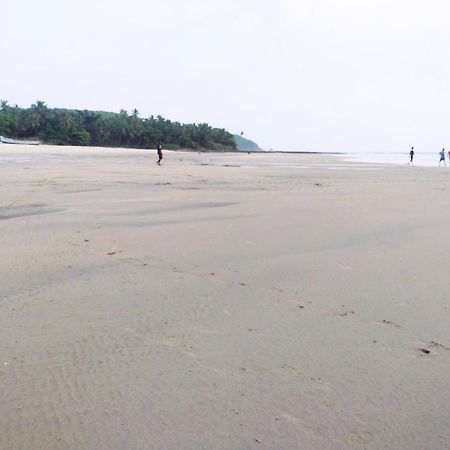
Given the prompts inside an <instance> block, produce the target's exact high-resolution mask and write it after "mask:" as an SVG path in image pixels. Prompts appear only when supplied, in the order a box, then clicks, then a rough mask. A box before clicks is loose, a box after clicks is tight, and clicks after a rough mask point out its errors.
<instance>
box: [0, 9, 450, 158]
mask: <svg viewBox="0 0 450 450" xmlns="http://www.w3.org/2000/svg"><path fill="white" fill-rule="evenodd" d="M1 16H2V20H1V24H0V50H1V51H0V57H1V63H0V64H1V69H0V98H2V99H7V100H9V102H10V103H13V104H14V103H17V104H19V105H20V106H29V105H30V104H31V103H33V102H35V101H36V100H44V101H46V102H47V104H48V105H49V106H51V107H69V108H79V109H95V110H107V111H119V110H120V109H121V108H125V109H127V110H131V109H132V108H137V109H138V110H139V111H140V113H141V116H144V117H145V116H149V115H151V114H154V115H157V114H161V115H163V116H165V117H167V118H169V119H171V120H178V121H182V122H208V123H210V124H211V125H213V126H218V127H223V128H226V129H228V130H230V131H232V132H240V131H244V133H245V135H246V136H247V137H248V138H251V139H253V140H255V141H256V142H258V143H259V144H260V145H261V146H263V147H264V148H267V149H269V148H274V149H277V150H316V151H358V150H375V151H377V150H389V151H407V150H408V149H409V147H410V146H411V145H415V146H416V149H417V150H418V151H421V150H430V151H434V150H436V149H439V148H440V147H443V146H447V147H449V146H450V24H449V22H450V20H449V19H450V2H449V1H448V0H426V1H425V0H420V1H419V0H278V1H275V0H274V1H266V0H259V1H256V0H226V1H218V0H189V1H188V0H160V1H154V0H120V1H119V0H39V1H37V0H1Z"/></svg>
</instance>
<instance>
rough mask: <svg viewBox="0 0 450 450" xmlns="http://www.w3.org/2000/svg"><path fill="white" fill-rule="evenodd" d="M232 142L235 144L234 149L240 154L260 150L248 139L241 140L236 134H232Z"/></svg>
mask: <svg viewBox="0 0 450 450" xmlns="http://www.w3.org/2000/svg"><path fill="white" fill-rule="evenodd" d="M233 137H234V142H236V147H237V149H238V150H239V151H241V152H252V151H257V150H261V147H260V146H259V145H258V144H257V143H256V142H253V141H251V140H250V139H246V138H243V137H242V136H239V135H238V134H234V135H233Z"/></svg>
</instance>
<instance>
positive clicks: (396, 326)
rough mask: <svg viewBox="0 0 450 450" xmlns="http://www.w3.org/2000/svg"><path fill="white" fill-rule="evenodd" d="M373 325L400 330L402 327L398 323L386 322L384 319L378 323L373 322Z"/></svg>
mask: <svg viewBox="0 0 450 450" xmlns="http://www.w3.org/2000/svg"><path fill="white" fill-rule="evenodd" d="M375 323H376V324H378V325H384V326H388V327H394V328H401V327H402V326H401V325H399V324H398V323H395V322H393V321H392V320H386V319H383V320H381V321H380V322H375Z"/></svg>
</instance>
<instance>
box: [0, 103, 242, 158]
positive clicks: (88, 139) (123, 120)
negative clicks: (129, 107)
mask: <svg viewBox="0 0 450 450" xmlns="http://www.w3.org/2000/svg"><path fill="white" fill-rule="evenodd" d="M0 135H2V136H7V137H10V138H14V139H39V140H41V141H43V142H45V143H46V144H56V145H92V146H102V147H130V148H155V147H156V144H157V143H158V142H159V141H161V142H162V143H163V145H164V147H165V148H168V149H176V148H191V149H208V150H234V149H236V143H235V141H234V138H233V135H232V134H230V133H228V132H227V131H226V130H224V129H221V128H212V127H211V126H209V125H208V124H205V123H202V124H181V123H179V122H171V121H170V120H167V119H165V118H164V117H161V116H157V117H154V116H150V117H148V118H141V117H139V112H138V111H137V110H136V109H135V110H133V112H132V113H130V114H129V113H128V112H127V111H125V110H121V111H120V113H112V112H98V111H87V110H83V111H80V110H74V109H58V108H54V109H53V108H48V107H47V105H46V104H45V103H44V102H41V101H38V102H36V103H35V104H34V105H31V107H30V108H20V107H18V106H17V105H15V106H10V105H8V102H7V101H4V100H3V101H1V102H0Z"/></svg>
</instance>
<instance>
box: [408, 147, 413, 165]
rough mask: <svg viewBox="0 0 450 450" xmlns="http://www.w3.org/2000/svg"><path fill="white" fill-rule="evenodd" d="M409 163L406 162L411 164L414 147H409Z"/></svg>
mask: <svg viewBox="0 0 450 450" xmlns="http://www.w3.org/2000/svg"><path fill="white" fill-rule="evenodd" d="M409 157H410V160H409V163H408V164H413V159H414V147H411V151H410V152H409Z"/></svg>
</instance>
